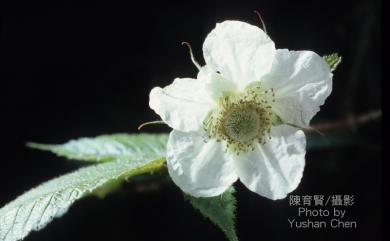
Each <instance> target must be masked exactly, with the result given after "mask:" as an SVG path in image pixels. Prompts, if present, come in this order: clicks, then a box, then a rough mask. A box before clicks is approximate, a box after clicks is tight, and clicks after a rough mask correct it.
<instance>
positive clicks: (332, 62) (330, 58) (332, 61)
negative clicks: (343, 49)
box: [323, 53, 342, 72]
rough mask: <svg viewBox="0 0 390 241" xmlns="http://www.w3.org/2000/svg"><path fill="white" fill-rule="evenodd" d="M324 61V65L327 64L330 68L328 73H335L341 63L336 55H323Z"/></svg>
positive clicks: (339, 57)
mask: <svg viewBox="0 0 390 241" xmlns="http://www.w3.org/2000/svg"><path fill="white" fill-rule="evenodd" d="M323 58H324V60H325V61H326V63H328V65H329V67H330V71H332V72H333V71H335V70H336V68H337V66H338V65H339V64H340V63H341V59H342V58H341V56H339V55H338V54H337V53H334V54H330V55H325V56H324V57H323Z"/></svg>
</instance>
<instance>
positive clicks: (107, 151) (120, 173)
mask: <svg viewBox="0 0 390 241" xmlns="http://www.w3.org/2000/svg"><path fill="white" fill-rule="evenodd" d="M165 141H166V135H111V136H101V137H97V138H94V139H90V138H83V139H80V140H78V141H73V142H72V141H71V142H68V143H67V144H65V145H41V144H30V146H33V147H35V148H39V149H44V150H50V151H53V152H55V153H57V154H59V155H61V156H66V157H68V158H76V159H80V160H87V161H110V162H104V163H99V164H96V165H92V166H88V167H84V168H81V169H79V170H77V171H74V172H72V173H70V174H66V175H63V176H60V177H58V178H55V179H52V180H50V181H48V182H45V183H43V184H41V185H40V186H38V187H36V188H33V189H31V190H30V191H28V192H26V193H24V194H22V195H21V196H19V197H18V198H17V199H15V200H14V201H12V202H10V203H9V204H7V205H5V206H4V207H2V208H1V209H0V240H1V241H16V240H20V239H23V238H24V237H26V236H27V235H28V234H29V233H30V232H31V231H33V230H40V229H42V228H44V227H45V226H46V225H47V224H48V223H49V222H50V221H52V220H53V218H56V217H60V216H62V215H63V214H65V213H66V212H67V210H68V209H69V207H70V206H71V205H72V204H73V203H74V202H75V201H77V200H78V199H80V198H83V197H85V196H87V195H91V194H93V195H97V196H99V197H104V196H105V195H106V194H107V193H108V192H109V191H111V190H112V189H113V188H117V187H118V186H119V185H120V184H121V183H122V182H123V180H125V179H128V178H130V177H133V176H136V175H140V174H144V173H150V172H153V171H156V170H159V169H161V168H162V167H163V165H164V163H165V158H164V157H163V156H165ZM83 148H85V150H84V149H83ZM100 148H101V149H100Z"/></svg>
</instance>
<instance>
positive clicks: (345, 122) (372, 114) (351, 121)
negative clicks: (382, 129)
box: [307, 109, 382, 132]
mask: <svg viewBox="0 0 390 241" xmlns="http://www.w3.org/2000/svg"><path fill="white" fill-rule="evenodd" d="M380 118H382V110H381V109H379V110H372V111H369V112H367V113H364V114H362V115H358V116H353V115H351V116H350V117H347V118H344V119H341V120H338V121H334V122H323V123H318V124H315V125H313V126H312V127H313V129H315V130H318V131H328V130H332V129H338V128H342V127H349V128H352V129H353V128H354V127H355V126H356V125H357V124H365V123H368V122H372V121H376V120H379V119H380ZM312 131H313V130H311V129H309V130H307V132H312Z"/></svg>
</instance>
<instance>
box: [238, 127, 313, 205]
mask: <svg viewBox="0 0 390 241" xmlns="http://www.w3.org/2000/svg"><path fill="white" fill-rule="evenodd" d="M270 135H271V139H270V140H267V142H266V144H265V145H263V146H262V145H260V144H257V146H256V148H255V150H254V151H251V152H249V153H246V154H245V155H243V154H240V155H239V156H237V159H236V160H235V164H236V168H237V170H236V172H237V174H238V176H239V178H240V180H241V182H242V183H244V185H245V186H246V187H247V188H249V189H250V190H251V191H253V192H256V193H258V194H260V195H261V196H264V197H267V198H270V199H273V200H276V199H281V198H285V197H286V195H287V194H288V193H290V192H292V191H293V190H294V189H295V188H296V187H297V186H298V184H299V182H300V181H301V178H302V174H303V169H304V166H305V153H306V150H305V146H306V139H305V134H304V133H303V132H302V131H301V130H298V129H295V128H293V127H290V126H287V125H281V126H275V127H273V128H272V129H271V134H270Z"/></svg>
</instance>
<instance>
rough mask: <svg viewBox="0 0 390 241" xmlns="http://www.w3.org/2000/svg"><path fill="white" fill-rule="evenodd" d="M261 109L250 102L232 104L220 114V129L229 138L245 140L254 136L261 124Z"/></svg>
mask: <svg viewBox="0 0 390 241" xmlns="http://www.w3.org/2000/svg"><path fill="white" fill-rule="evenodd" d="M261 119H262V113H261V110H258V108H256V106H254V105H253V104H251V103H245V104H242V105H237V106H234V107H232V108H230V109H228V110H226V113H224V115H223V116H222V119H221V122H222V123H221V130H222V131H223V132H224V134H225V135H226V136H228V137H229V138H231V139H233V140H235V141H240V142H247V141H250V140H253V139H254V138H256V136H257V134H258V132H259V131H260V129H261V126H262V124H261V123H260V122H261Z"/></svg>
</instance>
